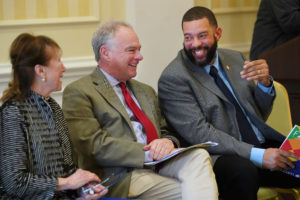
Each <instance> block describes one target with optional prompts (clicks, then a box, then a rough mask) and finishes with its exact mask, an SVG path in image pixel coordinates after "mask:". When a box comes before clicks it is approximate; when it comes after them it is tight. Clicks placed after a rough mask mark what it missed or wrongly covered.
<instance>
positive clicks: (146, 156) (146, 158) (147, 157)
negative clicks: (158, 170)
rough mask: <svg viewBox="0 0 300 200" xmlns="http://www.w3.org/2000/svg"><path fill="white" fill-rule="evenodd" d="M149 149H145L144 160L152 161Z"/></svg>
mask: <svg viewBox="0 0 300 200" xmlns="http://www.w3.org/2000/svg"><path fill="white" fill-rule="evenodd" d="M149 153H150V151H145V160H144V162H152V161H153V159H152V158H150V156H149Z"/></svg>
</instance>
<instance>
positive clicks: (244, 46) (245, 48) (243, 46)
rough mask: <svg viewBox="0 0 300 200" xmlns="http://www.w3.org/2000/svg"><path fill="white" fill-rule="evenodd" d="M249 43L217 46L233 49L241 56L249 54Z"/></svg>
mask: <svg viewBox="0 0 300 200" xmlns="http://www.w3.org/2000/svg"><path fill="white" fill-rule="evenodd" d="M250 46H251V43H237V44H219V47H220V48H225V49H233V50H236V51H240V52H242V53H243V54H249V52H250Z"/></svg>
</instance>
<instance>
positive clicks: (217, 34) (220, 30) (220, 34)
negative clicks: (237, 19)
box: [215, 27, 222, 41]
mask: <svg viewBox="0 0 300 200" xmlns="http://www.w3.org/2000/svg"><path fill="white" fill-rule="evenodd" d="M221 36H222V28H220V27H217V28H216V32H215V37H216V39H217V41H219V40H220V38H221Z"/></svg>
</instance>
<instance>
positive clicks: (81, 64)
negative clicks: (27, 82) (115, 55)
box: [0, 56, 97, 104]
mask: <svg viewBox="0 0 300 200" xmlns="http://www.w3.org/2000/svg"><path fill="white" fill-rule="evenodd" d="M62 61H63V63H64V65H65V66H66V68H67V70H66V71H65V72H64V77H63V80H62V82H63V88H62V90H61V91H58V92H54V93H52V94H51V96H52V97H53V98H55V99H56V100H57V102H58V103H59V104H61V99H62V91H63V90H64V87H65V86H66V85H68V84H69V83H71V82H73V81H75V80H77V79H79V78H80V77H82V76H84V75H87V74H90V73H91V72H92V71H93V70H94V69H95V68H96V66H97V62H96V61H95V58H94V57H93V56H86V57H74V58H65V59H62ZM10 80H11V64H10V63H0V96H2V92H3V91H4V90H5V89H6V88H7V85H8V82H9V81H10Z"/></svg>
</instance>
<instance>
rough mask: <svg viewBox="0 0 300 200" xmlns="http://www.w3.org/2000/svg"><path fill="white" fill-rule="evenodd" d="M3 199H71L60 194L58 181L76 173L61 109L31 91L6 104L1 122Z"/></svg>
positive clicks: (69, 193)
mask: <svg viewBox="0 0 300 200" xmlns="http://www.w3.org/2000/svg"><path fill="white" fill-rule="evenodd" d="M0 153H1V154H0V199H6V200H7V199H16V200H19V199H24V200H25V199H42V200H45V199H70V198H75V197H76V192H75V191H64V192H57V191H56V189H57V184H58V183H57V178H58V177H66V176H69V175H71V174H72V173H74V171H75V170H76V167H75V165H74V164H73V161H72V155H71V145H70V140H69V134H68V130H67V126H66V122H65V119H64V117H63V114H62V111H61V108H60V106H59V105H58V104H57V103H56V102H55V100H54V99H52V98H50V99H48V100H45V99H44V98H43V97H42V96H40V95H38V94H36V93H34V92H32V93H31V95H30V96H29V97H28V98H26V99H25V100H24V101H22V102H14V101H7V102H4V104H3V105H2V108H1V119H0Z"/></svg>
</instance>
